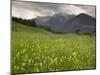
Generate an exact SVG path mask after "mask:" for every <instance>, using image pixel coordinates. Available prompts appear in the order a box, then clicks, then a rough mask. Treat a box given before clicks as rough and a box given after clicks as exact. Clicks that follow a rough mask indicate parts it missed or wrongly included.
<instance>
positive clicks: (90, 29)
mask: <svg viewBox="0 0 100 75" xmlns="http://www.w3.org/2000/svg"><path fill="white" fill-rule="evenodd" d="M18 5H19V7H18ZM36 5H37V7H39V6H40V7H41V9H42V10H44V12H42V11H41V10H40V8H39V9H38V10H35V9H36ZM57 5H58V6H59V8H61V6H63V5H64V6H65V5H66V7H67V6H70V5H67V4H62V5H61V4H53V3H47V4H46V3H42V4H41V3H38V2H36V3H35V2H24V1H23V2H21V1H12V6H13V10H12V12H14V13H13V14H12V28H11V30H12V35H11V36H12V39H11V43H12V45H11V71H12V74H27V73H40V72H56V71H57V72H58V71H74V70H93V69H96V25H95V20H96V19H95V17H94V16H92V15H89V13H88V10H89V9H85V8H87V7H91V11H92V9H94V7H95V6H86V7H85V6H83V7H84V10H87V13H84V12H79V14H77V15H76V14H73V13H71V12H70V13H71V14H69V12H67V11H68V10H66V13H67V14H66V13H62V12H60V10H61V9H57ZM44 6H45V7H44ZM72 6H73V8H74V7H77V8H78V7H79V8H80V9H81V8H83V7H82V6H81V5H79V6H78V5H72ZM72 6H70V7H71V8H72ZM52 7H53V8H52ZM54 7H55V8H56V9H57V10H55V9H54ZM21 8H23V9H24V10H25V11H27V10H32V12H33V13H34V15H35V12H36V13H38V14H39V12H38V11H40V12H41V15H42V16H40V15H38V14H36V15H38V16H35V17H34V16H33V17H32V16H31V17H32V19H28V18H29V16H30V15H29V16H28V14H29V13H28V12H27V13H26V14H25V13H24V12H25V11H23V13H22V9H21ZM43 8H44V9H43ZM71 8H70V9H71ZM17 9H18V10H17ZM19 9H21V10H20V11H19ZM46 9H48V11H49V10H50V11H52V13H53V12H55V14H52V15H51V14H50V12H49V13H46ZM51 9H52V10H51ZM33 10H34V11H33ZM71 10H72V9H71ZM56 11H57V12H56ZM58 11H59V13H58ZM89 11H90V10H89ZM15 12H17V13H15ZM64 12H65V11H64ZM21 13H22V14H21ZM43 13H44V14H46V15H45V16H44V14H43ZM16 14H17V15H16ZM49 14H50V15H49ZM18 15H25V16H24V18H23V16H20V17H19V16H18ZM27 16H28V17H27Z"/></svg>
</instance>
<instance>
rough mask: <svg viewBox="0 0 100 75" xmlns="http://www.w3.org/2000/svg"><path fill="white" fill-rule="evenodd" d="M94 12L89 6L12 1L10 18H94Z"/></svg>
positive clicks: (93, 8)
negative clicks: (77, 16)
mask: <svg viewBox="0 0 100 75" xmlns="http://www.w3.org/2000/svg"><path fill="white" fill-rule="evenodd" d="M95 10H96V9H95V6H89V5H71V4H61V3H59V4H58V3H45V2H42V3H41V2H24V1H12V16H14V17H19V18H23V19H32V18H36V17H38V16H42V17H43V16H51V15H54V14H58V13H66V14H74V15H78V14H80V13H85V14H88V15H90V16H92V17H95Z"/></svg>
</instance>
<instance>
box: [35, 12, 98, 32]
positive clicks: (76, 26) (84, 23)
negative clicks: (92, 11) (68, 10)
mask: <svg viewBox="0 0 100 75" xmlns="http://www.w3.org/2000/svg"><path fill="white" fill-rule="evenodd" d="M35 21H36V23H37V24H38V25H41V26H44V27H49V28H50V29H51V30H52V31H54V32H60V33H72V32H78V33H79V32H80V33H95V31H96V30H95V27H96V26H95V25H96V19H95V18H93V17H91V16H89V15H87V14H84V13H81V14H79V15H76V16H75V15H69V14H62V13H59V14H55V15H53V16H46V17H37V18H36V19H35Z"/></svg>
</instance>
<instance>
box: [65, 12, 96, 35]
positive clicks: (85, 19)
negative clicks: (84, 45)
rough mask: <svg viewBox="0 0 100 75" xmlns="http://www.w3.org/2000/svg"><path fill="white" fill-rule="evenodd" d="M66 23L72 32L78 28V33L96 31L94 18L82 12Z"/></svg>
mask: <svg viewBox="0 0 100 75" xmlns="http://www.w3.org/2000/svg"><path fill="white" fill-rule="evenodd" d="M67 24H68V25H70V26H72V27H71V29H70V30H72V31H73V32H75V31H77V30H79V31H80V33H95V31H96V19H95V18H93V17H91V16H89V15H87V14H84V13H81V14H79V15H77V16H76V17H74V18H73V19H71V20H70V21H69V22H67Z"/></svg>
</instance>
